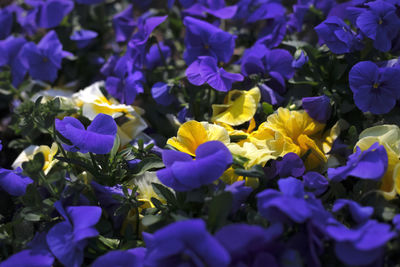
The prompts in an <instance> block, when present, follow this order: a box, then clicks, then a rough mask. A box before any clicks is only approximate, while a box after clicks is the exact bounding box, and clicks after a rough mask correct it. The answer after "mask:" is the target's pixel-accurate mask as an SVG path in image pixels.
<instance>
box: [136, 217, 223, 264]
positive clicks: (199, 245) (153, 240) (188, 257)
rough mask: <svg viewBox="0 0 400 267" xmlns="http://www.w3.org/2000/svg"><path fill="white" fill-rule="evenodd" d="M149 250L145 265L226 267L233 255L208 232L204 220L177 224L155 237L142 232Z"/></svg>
mask: <svg viewBox="0 0 400 267" xmlns="http://www.w3.org/2000/svg"><path fill="white" fill-rule="evenodd" d="M143 238H144V241H145V243H146V247H147V254H146V257H145V264H144V265H145V266H149V267H152V266H154V267H156V266H203V265H207V266H210V267H226V266H228V264H229V262H230V256H229V254H228V252H227V251H226V250H225V248H224V247H223V246H222V245H221V244H220V243H219V242H218V241H217V240H216V239H215V238H214V237H213V236H212V235H211V234H210V233H208V232H207V229H206V225H205V223H204V221H203V220H201V219H192V220H186V221H178V222H175V223H172V224H170V225H167V226H166V227H164V228H161V229H160V230H158V231H156V232H155V233H154V234H149V233H143Z"/></svg>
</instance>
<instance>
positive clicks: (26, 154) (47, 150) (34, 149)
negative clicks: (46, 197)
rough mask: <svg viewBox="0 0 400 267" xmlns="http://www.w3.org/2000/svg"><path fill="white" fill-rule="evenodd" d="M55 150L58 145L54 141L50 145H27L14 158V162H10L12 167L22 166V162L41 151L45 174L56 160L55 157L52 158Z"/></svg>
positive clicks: (55, 152)
mask: <svg viewBox="0 0 400 267" xmlns="http://www.w3.org/2000/svg"><path fill="white" fill-rule="evenodd" d="M57 151H58V146H57V144H56V143H53V144H52V145H51V147H48V146H34V145H31V146H28V147H27V148H25V149H24V150H23V151H22V152H21V154H19V156H18V157H17V158H16V159H15V161H14V163H13V164H12V168H13V169H16V168H18V167H22V163H23V162H26V161H29V160H32V159H33V157H34V156H35V155H36V154H37V153H42V154H43V156H44V165H43V171H44V173H45V174H47V173H49V171H50V170H51V168H52V167H53V166H54V165H55V164H56V163H57V162H58V160H57V159H54V156H55V155H56V154H57Z"/></svg>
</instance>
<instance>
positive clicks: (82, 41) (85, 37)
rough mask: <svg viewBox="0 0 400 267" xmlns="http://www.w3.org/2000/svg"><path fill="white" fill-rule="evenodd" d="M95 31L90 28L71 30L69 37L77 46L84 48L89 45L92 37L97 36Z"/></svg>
mask: <svg viewBox="0 0 400 267" xmlns="http://www.w3.org/2000/svg"><path fill="white" fill-rule="evenodd" d="M97 35H98V34H97V32H94V31H90V30H79V31H75V32H73V34H72V35H71V37H70V39H71V40H73V41H75V43H76V46H77V47H78V48H85V47H86V46H88V45H90V43H91V42H92V41H93V39H94V38H96V37H97Z"/></svg>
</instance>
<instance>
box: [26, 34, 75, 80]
mask: <svg viewBox="0 0 400 267" xmlns="http://www.w3.org/2000/svg"><path fill="white" fill-rule="evenodd" d="M22 49H23V50H22V52H21V53H22V54H21V56H22V57H24V58H25V61H24V65H25V67H26V68H27V69H28V70H29V74H30V75H31V76H32V78H33V79H39V80H42V81H49V82H54V81H55V79H56V78H57V72H58V70H59V69H61V61H62V59H63V58H64V57H66V56H67V55H69V53H68V52H65V51H63V50H62V45H61V43H60V40H58V36H57V34H56V32H55V31H50V32H49V33H47V34H46V35H45V36H44V37H43V38H42V40H40V42H39V44H37V45H36V44H34V43H32V42H29V43H27V44H25V45H24V47H23V48H22Z"/></svg>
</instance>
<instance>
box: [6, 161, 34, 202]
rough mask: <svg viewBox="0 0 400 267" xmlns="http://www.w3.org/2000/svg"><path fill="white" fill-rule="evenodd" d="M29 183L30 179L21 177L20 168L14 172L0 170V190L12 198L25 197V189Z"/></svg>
mask: <svg viewBox="0 0 400 267" xmlns="http://www.w3.org/2000/svg"><path fill="white" fill-rule="evenodd" d="M31 183H33V181H32V179H31V178H29V177H26V176H24V175H22V170H21V168H17V169H16V170H14V171H13V170H7V169H3V168H0V188H1V189H3V190H4V191H6V192H7V193H8V194H10V195H12V196H23V195H25V191H26V188H27V187H28V185H29V184H31Z"/></svg>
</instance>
